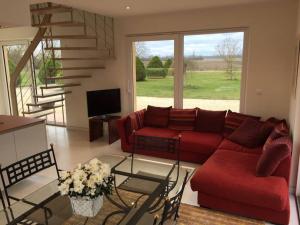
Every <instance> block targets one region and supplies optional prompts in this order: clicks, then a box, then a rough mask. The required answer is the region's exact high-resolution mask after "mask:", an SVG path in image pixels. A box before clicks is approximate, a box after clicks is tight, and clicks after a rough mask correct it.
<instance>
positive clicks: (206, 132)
mask: <svg viewBox="0 0 300 225" xmlns="http://www.w3.org/2000/svg"><path fill="white" fill-rule="evenodd" d="M118 130H119V133H120V137H121V147H122V149H123V151H125V152H131V151H132V148H133V132H134V133H135V135H143V136H156V137H166V138H171V137H175V136H178V135H179V134H180V137H181V138H180V147H179V151H180V159H181V160H183V161H187V162H193V163H199V164H202V165H201V166H199V168H198V169H197V170H196V172H195V174H194V175H193V177H192V179H191V188H192V190H193V191H197V192H198V203H199V204H200V205H201V206H204V207H207V208H212V209H216V210H220V211H224V212H229V213H234V214H237V215H241V216H246V217H251V218H256V219H260V220H265V221H270V222H273V223H276V224H284V225H287V224H289V215H290V207H289V175H290V164H291V150H292V144H291V139H290V137H289V135H288V128H287V125H286V123H285V121H284V120H281V121H280V120H277V119H275V118H269V119H268V120H266V121H261V120H260V118H259V117H256V116H251V115H246V114H241V113H235V112H232V111H230V110H229V111H209V110H202V109H198V108H197V109H173V108H171V107H166V108H161V107H153V106H148V108H147V110H140V111H137V112H134V113H131V114H130V115H128V116H126V117H124V118H122V119H120V120H118ZM139 153H141V154H145V155H150V156H156V157H162V158H170V159H175V158H176V156H175V155H172V154H167V153H165V152H164V151H163V152H158V151H148V150H147V149H143V150H140V151H139Z"/></svg>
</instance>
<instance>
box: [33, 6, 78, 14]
mask: <svg viewBox="0 0 300 225" xmlns="http://www.w3.org/2000/svg"><path fill="white" fill-rule="evenodd" d="M72 10H73V9H72V8H71V7H66V6H62V5H58V6H49V7H44V8H40V9H30V12H31V14H34V15H43V14H50V13H63V12H71V11H72Z"/></svg>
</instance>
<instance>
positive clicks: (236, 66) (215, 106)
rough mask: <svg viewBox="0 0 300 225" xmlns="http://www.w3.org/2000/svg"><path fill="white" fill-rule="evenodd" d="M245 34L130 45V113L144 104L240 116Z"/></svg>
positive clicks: (143, 41)
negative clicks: (225, 111)
mask: <svg viewBox="0 0 300 225" xmlns="http://www.w3.org/2000/svg"><path fill="white" fill-rule="evenodd" d="M244 34H245V33H244V31H236V32H223V33H222V32H215V33H207V34H206V33H201V34H199V33H191V34H190V33H189V34H185V33H177V34H173V35H172V37H169V38H166V37H162V36H159V35H158V36H151V37H146V38H145V37H141V38H140V39H139V37H135V38H134V41H132V42H131V43H132V49H133V51H132V52H133V54H132V55H133V58H132V62H133V63H132V66H133V67H132V71H133V92H132V93H133V98H132V99H133V101H134V104H133V105H134V110H138V109H143V108H146V107H147V105H155V106H163V107H167V106H173V107H175V108H195V107H199V108H202V109H208V110H226V109H231V110H232V111H236V112H238V111H240V104H241V101H240V100H241V99H243V98H242V96H243V91H244V90H242V87H243V85H242V84H243V82H242V77H243V75H242V71H243V64H244V63H243V62H244V59H243V56H244V36H245V35H244Z"/></svg>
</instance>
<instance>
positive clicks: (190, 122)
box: [169, 109, 197, 131]
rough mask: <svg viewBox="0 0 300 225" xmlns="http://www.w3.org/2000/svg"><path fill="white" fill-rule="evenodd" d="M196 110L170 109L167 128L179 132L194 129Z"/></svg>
mask: <svg viewBox="0 0 300 225" xmlns="http://www.w3.org/2000/svg"><path fill="white" fill-rule="evenodd" d="M196 112H197V110H196V109H171V110H170V118H169V128H170V129H173V130H180V131H187V130H189V131H191V130H194V129H195V120H196Z"/></svg>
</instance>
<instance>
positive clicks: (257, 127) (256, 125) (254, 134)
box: [228, 119, 273, 148]
mask: <svg viewBox="0 0 300 225" xmlns="http://www.w3.org/2000/svg"><path fill="white" fill-rule="evenodd" d="M272 129H273V127H272V126H271V125H269V124H268V123H263V122H260V121H258V120H253V119H246V120H245V121H244V122H243V123H242V124H241V125H240V126H239V127H238V128H237V129H236V130H235V131H234V132H233V133H232V134H231V135H229V137H228V139H229V140H231V141H233V142H236V143H238V144H241V145H243V146H246V147H248V148H255V147H258V146H261V145H263V144H264V143H265V141H266V139H267V137H268V135H269V134H270V133H271V131H272Z"/></svg>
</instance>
